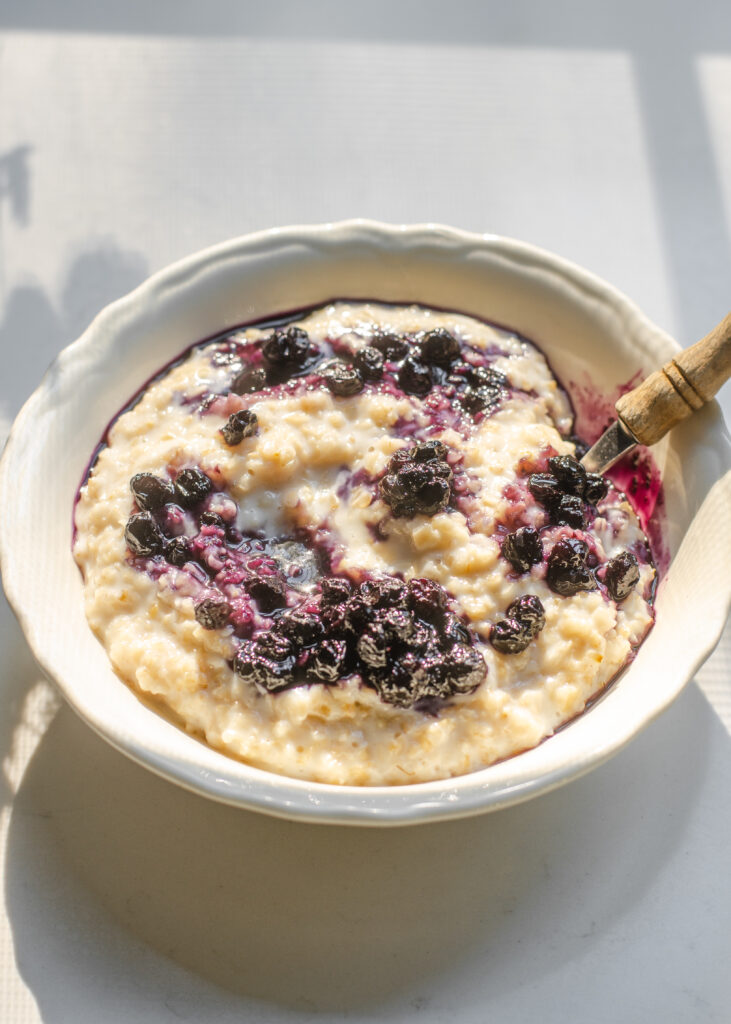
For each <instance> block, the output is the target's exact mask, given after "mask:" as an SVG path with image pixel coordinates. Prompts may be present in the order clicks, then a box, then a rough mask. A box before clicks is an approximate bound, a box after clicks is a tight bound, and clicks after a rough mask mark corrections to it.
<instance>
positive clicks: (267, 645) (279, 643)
mask: <svg viewBox="0 0 731 1024" xmlns="http://www.w3.org/2000/svg"><path fill="white" fill-rule="evenodd" d="M255 644H256V651H257V654H261V655H263V656H264V657H266V658H272V659H273V660H274V661H286V660H287V659H288V658H294V645H293V643H292V641H291V640H290V639H289V638H288V637H286V636H282V634H281V633H279V632H278V631H277V630H276V629H270V630H269V631H268V632H266V633H261V634H260V635H259V636H258V637H257V638H256V640H255Z"/></svg>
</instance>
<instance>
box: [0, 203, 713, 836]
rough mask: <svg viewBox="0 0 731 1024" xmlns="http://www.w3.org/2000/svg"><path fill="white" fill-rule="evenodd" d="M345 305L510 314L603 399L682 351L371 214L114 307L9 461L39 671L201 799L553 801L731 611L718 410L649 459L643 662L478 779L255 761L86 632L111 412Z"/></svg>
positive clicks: (365, 820) (564, 294)
mask: <svg viewBox="0 0 731 1024" xmlns="http://www.w3.org/2000/svg"><path fill="white" fill-rule="evenodd" d="M338 297H346V298H351V299H359V298H362V299H381V300H385V301H395V302H421V303H424V304H427V305H432V306H441V307H445V308H448V309H455V310H459V311H461V312H464V313H469V314H473V315H476V316H478V317H483V318H485V319H488V320H492V321H496V322H498V323H500V324H504V325H506V326H508V327H511V328H513V329H515V330H517V331H519V332H521V333H522V334H524V335H526V336H527V337H529V338H531V339H533V340H534V341H536V342H537V343H538V345H539V346H540V347H541V348H542V349H543V351H544V352H545V353H546V355H547V356H548V358H549V360H550V361H551V363H552V365H553V367H554V369H555V371H556V372H557V373H558V375H559V377H560V378H562V379H563V380H565V381H571V380H577V379H578V378H579V377H580V376H581V375H582V374H583V373H584V372H586V371H588V372H589V373H590V375H591V377H592V379H593V380H594V382H596V383H597V385H600V386H601V388H603V389H604V390H605V391H606V392H607V393H609V392H611V391H612V390H613V389H614V388H615V387H616V386H617V385H619V384H622V383H624V382H625V381H627V380H629V379H630V378H632V377H633V375H635V374H636V373H637V372H638V371H639V372H641V373H643V374H645V373H648V372H650V371H651V370H653V369H656V368H657V367H658V366H659V365H660V364H662V363H663V362H665V361H666V360H667V359H668V358H670V357H671V356H672V355H673V354H674V353H675V352H677V350H678V347H677V345H676V344H675V343H674V342H673V341H672V340H671V339H670V338H668V337H667V336H666V335H665V334H663V333H662V332H661V331H660V330H659V329H658V328H656V327H654V326H653V325H652V324H651V323H650V322H649V321H648V320H647V319H646V318H645V317H644V316H643V315H642V314H641V313H640V312H639V311H638V310H637V309H636V308H635V307H634V306H633V305H632V304H631V303H630V302H629V301H628V300H627V299H625V298H624V297H623V296H622V295H620V294H619V293H618V292H617V291H615V290H614V289H613V288H611V287H610V286H609V285H607V284H604V283H603V282H602V281H600V280H598V279H597V278H595V277H593V276H591V275H590V274H588V273H586V272H584V271H582V270H580V269H579V268H577V267H575V266H573V265H571V264H569V263H567V262H566V261H564V260H562V259H559V258H558V257H556V256H553V255H551V254H549V253H547V252H543V251H541V250H539V249H536V248H534V247H533V246H530V245H526V244H523V243H519V242H514V241H510V240H508V239H504V238H498V237H496V236H493V235H473V234H468V233H465V232H462V231H456V230H453V229H451V228H446V227H441V226H435V225H417V226H414V227H407V226H389V225H385V224H377V223H372V222H368V221H360V220H357V221H348V222H345V223H342V224H328V225H324V226H320V227H306V226H305V227H291V228H282V229H276V230H272V231H266V232H262V233H259V234H254V235H248V236H246V237H244V238H240V239H236V240H234V241H231V242H227V243H225V244H223V245H219V246H216V247H214V248H212V249H208V250H206V251H205V252H202V253H199V254H197V255H194V256H191V257H190V258H188V259H186V260H183V261H182V262H180V263H177V264H175V265H174V266H172V267H169V268H168V269H166V270H163V271H161V272H160V273H158V274H156V275H155V276H154V277H152V278H151V279H150V280H149V281H147V282H146V283H145V284H143V285H142V286H141V287H139V288H137V289H136V290H135V291H133V292H132V293H131V294H130V295H127V296H126V297H125V298H123V299H120V300H119V301H118V302H115V303H113V304H112V305H111V306H109V307H108V308H107V309H105V310H104V311H103V312H102V313H101V314H100V315H99V316H98V317H97V318H96V320H95V321H94V322H93V324H92V325H91V327H89V329H88V330H87V331H86V333H85V334H84V335H83V336H82V337H81V338H80V339H79V340H78V341H76V342H75V343H74V344H73V345H70V346H69V347H68V348H67V349H65V350H64V351H63V352H62V353H61V355H60V356H59V358H58V359H57V360H56V362H55V363H54V364H53V365H52V367H51V368H50V370H49V371H48V373H47V374H46V376H45V378H44V380H43V382H42V383H41V385H40V387H39V388H38V390H37V391H36V392H35V393H34V394H33V395H32V396H31V398H30V399H29V400H28V402H27V403H26V405H25V406H24V408H23V409H22V411H21V413H20V415H19V416H18V418H17V420H16V423H15V425H14V427H13V430H12V433H11V436H10V439H9V441H8V445H7V448H6V451H5V454H4V456H3V459H2V463H1V464H0V509H2V524H1V533H0V559H1V561H2V572H3V583H4V587H5V591H6V593H7V596H8V598H9V600H10V603H11V604H12V606H13V608H14V609H15V612H16V614H17V616H18V618H19V620H20V623H21V625H22V627H23V629H24V631H25V635H26V637H27V639H28V643H29V644H30V646H31V648H32V650H33V652H34V654H35V656H36V658H37V659H38V661H39V663H40V665H41V667H42V668H43V669H44V671H45V672H46V673H47V674H48V676H49V677H50V678H51V679H53V680H55V681H56V682H57V683H58V685H59V687H60V688H61V690H62V691H63V693H64V695H65V696H66V698H67V699H68V701H69V703H70V704H71V705H72V706H73V707H74V708H75V709H76V711H77V712H78V713H79V714H80V715H81V717H82V718H83V719H85V720H86V721H87V722H88V723H89V725H91V726H92V727H93V728H94V729H96V730H97V732H98V733H100V735H102V736H103V737H105V738H106V739H107V740H108V741H109V742H110V743H112V744H113V745H114V746H115V747H117V748H118V749H119V750H121V751H123V752H124V753H126V754H128V755H129V756H130V757H132V758H134V759H135V760H136V761H138V762H140V763H141V764H143V765H145V766H147V767H148V768H150V769H152V770H153V771H155V772H157V773H159V774H160V775H163V776H165V777H167V778H169V779H171V780H173V781H175V782H177V783H179V784H181V785H183V786H185V787H187V788H188V789H190V790H194V791H196V792H198V793H201V794H203V795H205V796H208V797H212V798H214V799H217V800H222V801H225V802H227V803H230V804H235V805H238V806H241V807H247V808H253V809H257V810H261V811H266V812H268V813H271V814H275V815H280V816H282V817H288V818H294V819H302V820H309V821H319V822H333V823H334V822H338V823H357V824H362V825H396V824H406V823H415V822H423V821H434V820H438V819H445V818H457V817H461V816H466V815H470V814H476V813H478V812H482V811H487V810H491V809H495V808H497V807H504V806H506V805H508V804H512V803H516V802H518V801H520V800H525V799H527V798H528V797H531V796H535V795H536V794H538V793H542V792H546V791H547V790H550V789H553V788H554V787H556V786H558V785H560V784H562V783H565V782H568V781H569V780H570V779H573V778H576V777H577V776H579V775H581V774H583V773H584V772H586V771H588V770H589V769H590V768H592V767H594V766H596V765H598V764H600V763H601V762H602V761H604V760H606V759H607V758H608V757H609V756H610V755H612V754H614V753H616V752H617V751H618V750H619V749H620V748H621V747H622V746H623V745H624V744H625V743H627V742H628V740H630V739H631V738H632V737H633V736H634V735H636V734H637V733H638V732H639V731H640V730H641V729H642V728H643V727H644V726H645V725H647V723H648V722H650V721H651V720H652V719H653V718H654V717H655V716H656V715H657V714H658V713H659V712H660V711H662V710H663V709H664V708H665V707H667V705H668V704H669V703H670V702H671V701H672V700H673V698H674V697H676V696H677V694H678V693H679V692H680V690H681V689H682V687H683V686H684V685H685V684H686V683H687V682H688V681H689V680H690V679H691V678H692V677H693V675H694V673H695V671H696V670H697V668H698V667H699V665H700V664H701V663H702V662H703V661H704V659H705V658H706V657H707V656H708V655H709V654H710V652H711V651H712V650H713V647H714V646H715V644H716V642H717V640H718V637H719V635H720V633H721V630H722V628H723V625H724V622H725V619H726V615H727V613H728V607H729V602H730V600H731V573H729V566H731V517H729V514H728V509H729V507H731V473H730V472H729V467H730V466H731V446H729V442H728V438H727V437H726V436H725V433H724V429H723V420H722V417H721V415H720V411H719V409H718V407H717V406H715V403H714V404H712V405H711V406H709V407H707V408H706V409H705V410H703V411H702V412H701V413H700V414H698V415H696V416H694V417H693V418H692V420H689V421H686V423H685V424H683V425H682V426H681V427H680V428H678V429H676V430H675V431H673V433H672V435H671V436H670V438H669V439H667V440H666V441H664V442H663V443H662V444H661V445H659V446H658V447H657V448H656V449H655V453H654V454H655V456H656V458H657V461H658V463H659V466H660V469H661V472H662V477H663V486H664V491H665V501H666V510H667V528H666V531H665V541H666V543H667V546H668V548H669V550H670V553H671V554H672V556H673V561H672V564H671V567H670V570H669V572H668V573H667V574H666V576H665V578H664V579H663V581H662V583H661V585H660V587H659V590H658V594H657V623H656V625H655V627H654V629H653V630H652V632H651V633H650V635H649V637H648V639H647V641H646V642H645V643H644V644H643V646H642V647H641V648H640V651H639V654H638V656H637V658H636V659H635V661H634V662H633V663H632V665H631V666H630V668H629V669H628V670H627V671H626V672H625V673H624V675H623V676H622V677H621V678H620V679H619V680H618V682H617V683H616V684H615V685H614V686H613V687H612V688H611V689H610V690H609V691H608V693H607V694H606V696H605V697H604V698H603V699H602V700H601V701H599V702H597V704H596V705H595V706H594V707H592V708H591V709H590V710H589V711H588V712H586V713H585V714H584V715H582V716H580V717H579V718H577V719H576V720H575V721H574V722H573V723H571V724H570V725H569V726H568V727H567V728H565V729H563V730H561V731H560V732H558V733H557V734H556V735H555V736H553V737H551V738H550V739H548V740H546V741H545V742H543V743H542V744H540V745H539V746H538V747H536V748H535V749H534V750H530V751H528V752H526V753H524V754H521V755H519V756H518V757H514V758H511V759H510V760H507V761H504V762H502V763H500V764H496V765H493V766H492V767H490V768H486V769H484V770H482V771H478V772H475V773H473V774H471V775H465V776H462V777H459V778H455V779H449V780H447V781H442V782H427V783H419V784H416V785H411V786H400V787H367V788H360V787H349V786H332V785H324V784H320V783H311V782H304V781H299V780H293V779H288V778H285V777H282V776H278V775H274V774H270V773H268V772H265V771H261V770H259V769H256V768H251V767H249V766H247V765H245V764H241V763H239V762H237V761H235V760H232V759H230V758H227V757H225V756H224V755H222V754H219V753H216V752H215V751H213V750H210V749H209V748H208V747H206V746H205V745H204V744H203V743H201V742H199V741H198V740H196V739H194V738H192V737H190V736H188V735H186V734H185V733H184V732H183V731H181V730H180V729H178V728H176V727H175V726H174V725H172V724H170V723H169V722H168V721H166V720H165V719H164V718H162V717H160V716H159V715H157V714H156V713H155V712H154V711H152V710H150V709H149V708H147V707H146V706H145V705H144V704H143V703H141V702H140V701H139V700H138V699H137V698H136V697H135V696H134V694H133V693H132V692H131V690H129V689H128V688H127V687H126V686H125V685H124V684H123V683H122V682H120V680H119V679H118V678H117V676H116V675H115V674H114V673H113V671H112V669H111V667H110V664H109V662H108V660H107V657H106V654H105V652H104V650H103V648H102V647H101V645H100V644H99V642H98V641H97V640H96V638H95V637H94V636H93V634H92V633H91V630H90V629H89V627H88V625H87V623H86V619H85V618H84V612H83V600H82V588H81V577H80V574H79V571H78V569H77V567H76V565H75V563H74V561H73V559H72V557H71V514H72V507H73V502H74V495H75V493H76V489H77V487H78V484H79V481H80V479H81V477H82V474H83V472H84V469H85V466H86V464H87V461H88V459H89V457H90V455H91V452H92V451H93V449H94V447H95V445H96V444H97V442H98V441H99V438H100V437H101V436H102V434H103V432H104V429H105V427H106V425H107V423H108V421H109V419H110V418H111V416H112V415H113V414H114V413H115V412H116V411H117V410H118V409H119V408H120V407H121V406H123V405H124V403H125V402H126V401H127V400H128V399H129V398H130V396H131V395H132V394H134V392H135V391H136V390H137V389H138V388H139V387H140V386H141V385H142V384H143V383H144V381H145V380H146V379H147V378H148V377H149V376H150V375H151V374H153V373H154V372H155V371H156V370H158V369H159V368H160V367H161V366H163V365H164V364H165V363H166V362H168V361H169V360H170V359H172V358H173V357H174V356H176V355H177V354H178V353H180V352H181V351H182V350H183V349H184V348H186V347H187V346H188V345H190V344H192V343H194V342H196V341H198V340H199V339H201V338H205V337H208V336H210V335H213V334H216V333H218V332H221V331H223V330H225V329H226V328H229V327H233V326H235V325H237V324H241V323H244V322H247V321H251V320H255V319H260V318H262V317H266V316H272V315H275V314H277V313H281V312H283V311H286V310H291V309H296V308H300V307H305V306H310V305H314V304H317V303H322V302H325V301H327V300H328V299H333V298H338ZM24 343H25V341H23V340H22V339H18V344H24Z"/></svg>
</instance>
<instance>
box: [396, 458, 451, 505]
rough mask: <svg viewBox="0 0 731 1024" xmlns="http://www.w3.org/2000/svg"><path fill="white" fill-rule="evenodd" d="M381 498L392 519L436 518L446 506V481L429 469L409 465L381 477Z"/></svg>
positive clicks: (430, 467)
mask: <svg viewBox="0 0 731 1024" xmlns="http://www.w3.org/2000/svg"><path fill="white" fill-rule="evenodd" d="M379 486H380V492H381V497H382V498H383V500H384V502H385V503H386V504H387V505H388V506H389V508H390V509H391V512H392V513H393V515H394V516H412V515H417V514H418V513H421V514H422V515H425V516H433V515H436V513H437V512H441V511H442V510H443V509H445V508H446V507H447V505H448V504H449V498H450V495H451V487H450V480H449V479H448V478H447V479H445V477H444V476H442V475H441V474H440V473H439V472H438V471H437V470H435V469H434V468H433V467H432V466H431V465H428V464H427V465H410V466H406V467H405V468H404V469H402V470H399V472H398V473H392V474H389V475H388V476H385V477H384V478H383V479H382V480H381V482H380V485H379Z"/></svg>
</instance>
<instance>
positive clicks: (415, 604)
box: [408, 578, 447, 625]
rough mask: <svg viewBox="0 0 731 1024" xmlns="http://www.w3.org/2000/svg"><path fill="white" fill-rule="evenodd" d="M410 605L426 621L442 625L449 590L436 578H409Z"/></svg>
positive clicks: (415, 613)
mask: <svg viewBox="0 0 731 1024" xmlns="http://www.w3.org/2000/svg"><path fill="white" fill-rule="evenodd" d="M408 589H409V606H410V608H411V609H412V611H413V612H414V615H416V616H418V618H420V619H424V621H425V622H431V623H435V624H437V625H440V624H441V623H442V622H443V621H444V615H445V612H446V610H447V592H446V590H445V589H444V587H442V586H440V585H439V584H438V583H437V582H436V581H435V580H428V579H420V578H417V579H413V580H409V584H408Z"/></svg>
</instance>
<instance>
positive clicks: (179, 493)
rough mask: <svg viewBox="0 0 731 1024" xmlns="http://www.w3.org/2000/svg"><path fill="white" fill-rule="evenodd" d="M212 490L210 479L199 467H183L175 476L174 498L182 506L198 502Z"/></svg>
mask: <svg viewBox="0 0 731 1024" xmlns="http://www.w3.org/2000/svg"><path fill="white" fill-rule="evenodd" d="M212 490H213V482H212V480H211V479H210V477H207V476H206V474H205V473H204V472H203V471H202V470H200V469H184V470H182V471H181V472H180V473H178V475H177V477H176V478H175V500H176V501H177V503H178V504H179V505H182V506H183V508H193V506H194V505H198V504H200V502H201V501H203V499H204V498H207V497H208V495H209V494H210V493H211V491H212Z"/></svg>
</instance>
